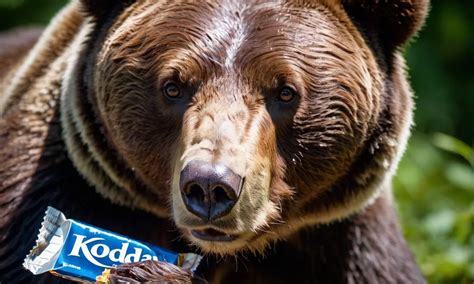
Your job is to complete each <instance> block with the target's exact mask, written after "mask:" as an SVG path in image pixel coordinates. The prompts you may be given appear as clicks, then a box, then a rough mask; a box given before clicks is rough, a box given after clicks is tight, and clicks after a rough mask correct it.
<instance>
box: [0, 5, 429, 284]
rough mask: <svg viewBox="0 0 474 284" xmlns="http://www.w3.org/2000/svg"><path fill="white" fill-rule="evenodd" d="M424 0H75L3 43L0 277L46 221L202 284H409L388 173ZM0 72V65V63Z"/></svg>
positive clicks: (405, 112) (4, 278)
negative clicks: (56, 215)
mask: <svg viewBox="0 0 474 284" xmlns="http://www.w3.org/2000/svg"><path fill="white" fill-rule="evenodd" d="M427 9H428V0H398V1H388V0H384V1H376V0H364V1H351V0H313V1H309V0H308V1H292V0H288V1H251V0H242V1H225V0H224V1H217V0H216V1H157V0H137V1H132V0H96V1H92V0H76V1H72V2H71V3H70V4H69V5H67V6H66V7H65V8H64V9H63V10H62V11H61V12H60V13H59V14H58V15H57V16H56V17H55V18H54V19H53V20H52V22H51V24H50V25H49V26H48V27H47V28H46V29H45V30H44V31H43V32H42V34H41V36H39V33H38V32H35V31H31V30H27V31H25V30H23V31H14V32H10V33H9V34H4V35H3V36H2V37H1V39H0V43H1V45H0V58H1V61H2V67H1V68H0V79H1V81H0V208H1V211H0V216H1V217H0V281H1V282H2V283H14V282H21V283H25V282H33V283H38V282H41V281H44V282H46V283H51V282H53V281H66V280H61V279H60V278H55V277H53V276H50V275H41V276H33V275H31V274H30V273H29V272H27V271H24V270H23V269H22V266H21V264H22V261H23V259H24V257H25V255H26V254H27V253H28V251H29V250H30V249H31V247H32V246H33V244H34V242H35V239H36V234H37V232H38V228H39V226H40V223H41V220H42V217H43V212H44V211H45V209H46V207H47V206H54V207H56V208H58V209H60V210H62V211H64V212H65V214H66V215H67V216H68V217H70V218H75V219H78V220H82V221H85V222H88V223H91V224H94V225H96V226H98V227H102V228H107V229H110V230H112V231H115V232H118V233H121V234H124V235H128V236H130V237H133V238H136V239H140V240H143V241H148V242H151V243H154V244H157V245H160V246H163V247H167V248H170V249H173V250H175V251H180V252H184V251H197V252H198V253H201V254H203V255H204V260H203V262H202V264H201V265H200V267H199V269H198V271H197V274H198V275H201V276H203V277H204V278H205V279H207V280H208V281H210V282H211V283H423V282H424V279H423V277H422V275H421V274H420V271H419V269H418V268H417V265H416V263H415V262H414V260H413V257H412V255H411V253H410V252H409V250H408V248H407V245H406V243H405V241H404V239H403V236H402V234H401V232H400V228H399V225H398V221H397V216H396V213H395V211H394V205H393V201H392V197H391V195H392V194H391V178H392V176H393V174H394V171H395V169H396V166H397V164H398V161H399V159H400V157H401V154H402V152H403V150H404V148H405V144H406V141H407V138H408V136H409V129H410V125H411V123H412V109H413V103H412V98H411V96H412V92H411V90H410V87H409V84H408V83H407V79H406V74H405V63H404V61H403V59H402V57H401V54H400V48H401V47H402V46H403V45H404V44H405V43H406V42H407V41H408V40H409V39H410V38H411V37H413V35H414V34H415V33H416V32H417V31H418V30H419V28H420V27H421V26H422V24H423V22H424V19H425V17H426V14H427ZM3 62H4V63H3Z"/></svg>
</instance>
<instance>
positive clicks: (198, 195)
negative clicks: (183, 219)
mask: <svg viewBox="0 0 474 284" xmlns="http://www.w3.org/2000/svg"><path fill="white" fill-rule="evenodd" d="M186 196H187V198H188V199H189V200H193V201H196V202H204V199H205V197H206V196H205V195H204V190H203V189H202V188H201V186H199V184H192V185H191V186H190V187H189V190H188V193H187V194H186Z"/></svg>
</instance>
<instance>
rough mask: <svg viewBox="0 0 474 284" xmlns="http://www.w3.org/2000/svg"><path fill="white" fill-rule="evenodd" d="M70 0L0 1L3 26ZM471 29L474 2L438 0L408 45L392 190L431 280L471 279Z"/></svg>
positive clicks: (35, 18)
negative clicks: (405, 105) (403, 147)
mask: <svg viewBox="0 0 474 284" xmlns="http://www.w3.org/2000/svg"><path fill="white" fill-rule="evenodd" d="M66 2H67V1H64V0H41V1H37V0H36V1H35V0H0V30H6V29H9V28H12V27H15V26H19V25H37V24H46V23H47V22H48V20H49V19H50V18H51V17H52V15H54V13H55V12H56V11H57V10H58V9H59V8H60V7H61V6H63V5H64V3H66ZM473 29H474V1H466V0H444V1H442V0H438V1H437V0H434V1H432V9H431V13H430V17H429V19H428V21H427V24H426V26H425V28H424V30H423V31H422V32H421V33H420V34H419V38H418V39H417V40H416V41H415V42H414V43H413V44H411V45H410V46H409V47H408V48H407V49H406V58H407V61H408V66H409V73H410V76H411V82H412V86H413V89H414V90H415V94H416V105H417V109H416V113H415V122H416V125H415V127H414V131H413V135H412V138H411V140H410V143H409V147H408V150H407V152H406V154H405V156H404V158H403V160H402V162H401V164H400V167H399V170H398V173H397V176H396V178H395V181H394V182H395V195H396V198H397V200H398V211H399V214H400V216H401V219H402V220H401V221H402V224H403V228H404V231H405V235H406V237H407V239H408V241H409V244H410V247H411V248H412V250H413V251H414V253H415V255H416V258H417V260H418V263H419V264H420V266H421V269H422V271H423V273H424V274H425V276H426V277H427V278H428V280H429V282H430V283H473V281H474V171H473V166H474V153H473V148H472V145H473V144H472V143H473V141H474V140H473V138H474V36H473V34H472V32H473ZM455 137H456V138H455Z"/></svg>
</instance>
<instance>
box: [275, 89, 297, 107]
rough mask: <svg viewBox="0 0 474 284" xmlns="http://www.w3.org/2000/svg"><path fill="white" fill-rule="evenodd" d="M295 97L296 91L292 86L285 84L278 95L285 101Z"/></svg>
mask: <svg viewBox="0 0 474 284" xmlns="http://www.w3.org/2000/svg"><path fill="white" fill-rule="evenodd" d="M295 97H296V91H295V90H294V89H293V88H292V87H290V86H284V87H283V88H282V89H281V90H280V94H279V95H278V99H279V100H280V101H282V102H285V103H288V102H291V101H292V100H293V99H294V98H295Z"/></svg>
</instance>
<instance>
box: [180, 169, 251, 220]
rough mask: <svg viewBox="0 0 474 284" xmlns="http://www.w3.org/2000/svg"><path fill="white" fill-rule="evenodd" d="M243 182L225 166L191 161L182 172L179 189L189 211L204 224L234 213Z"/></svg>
mask: <svg viewBox="0 0 474 284" xmlns="http://www.w3.org/2000/svg"><path fill="white" fill-rule="evenodd" d="M242 183H243V178H242V177H241V176H240V175H238V174H236V173H234V172H233V171H232V170H231V169H229V168H228V167H226V166H225V165H223V164H219V163H217V164H216V163H208V162H203V161H191V162H189V163H188V164H187V165H186V166H185V167H184V169H183V170H182V171H181V176H180V180H179V186H180V190H181V196H182V198H183V201H184V204H185V205H186V208H187V209H188V210H189V211H190V212H191V213H193V214H195V215H197V216H199V217H200V218H202V219H204V220H214V219H217V218H219V217H222V216H224V215H226V214H227V213H229V212H230V210H231V209H232V207H234V204H235V203H236V202H237V200H238V198H239V195H240V191H241V188H242Z"/></svg>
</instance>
